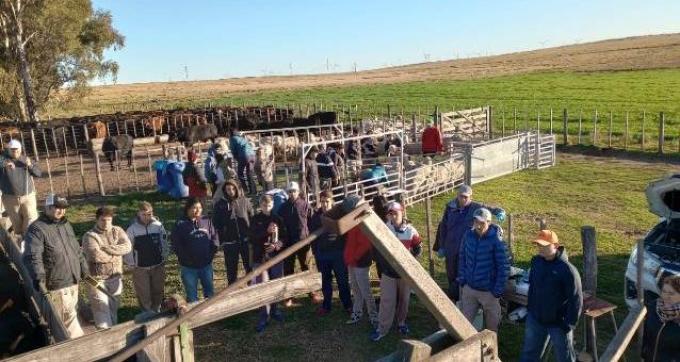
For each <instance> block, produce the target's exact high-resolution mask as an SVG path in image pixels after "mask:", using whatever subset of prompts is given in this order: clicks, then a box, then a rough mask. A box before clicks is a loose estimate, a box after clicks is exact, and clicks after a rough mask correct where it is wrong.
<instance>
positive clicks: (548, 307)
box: [527, 247, 583, 331]
mask: <svg viewBox="0 0 680 362" xmlns="http://www.w3.org/2000/svg"><path fill="white" fill-rule="evenodd" d="M557 253H558V254H557V256H556V257H555V259H553V260H550V261H548V260H545V259H544V258H543V257H541V256H534V257H533V258H532V259H531V271H530V272H529V299H528V305H527V308H528V309H529V313H530V314H531V316H532V317H533V318H534V319H535V320H536V321H538V322H539V323H541V324H542V325H545V326H556V327H560V328H562V329H563V330H565V331H569V330H570V329H571V330H573V329H574V328H575V327H576V322H578V318H579V316H580V315H581V310H582V309H583V291H582V290H581V277H580V276H579V274H578V270H576V268H575V267H574V266H573V265H571V263H570V262H569V260H568V259H567V252H566V251H565V250H564V247H560V248H559V249H558V251H557Z"/></svg>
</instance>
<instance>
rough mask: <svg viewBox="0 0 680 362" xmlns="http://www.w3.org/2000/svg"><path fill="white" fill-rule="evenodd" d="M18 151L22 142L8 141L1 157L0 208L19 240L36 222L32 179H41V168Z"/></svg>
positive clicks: (36, 210) (36, 214) (36, 211)
mask: <svg viewBox="0 0 680 362" xmlns="http://www.w3.org/2000/svg"><path fill="white" fill-rule="evenodd" d="M21 150H22V147H21V142H19V141H17V140H11V141H9V143H8V144H7V148H6V149H5V152H4V153H3V154H2V156H0V191H2V204H3V206H4V207H5V210H6V211H7V216H8V217H9V220H10V221H11V223H12V231H13V232H14V234H16V235H20V236H21V235H23V234H24V232H25V231H26V229H28V226H29V225H30V224H31V223H32V222H33V221H35V220H36V219H37V218H38V206H37V201H36V196H35V185H34V184H33V177H40V176H42V172H41V171H40V167H39V166H38V165H37V164H34V163H33V162H32V161H31V159H30V158H29V157H28V156H25V155H23V154H22V152H21Z"/></svg>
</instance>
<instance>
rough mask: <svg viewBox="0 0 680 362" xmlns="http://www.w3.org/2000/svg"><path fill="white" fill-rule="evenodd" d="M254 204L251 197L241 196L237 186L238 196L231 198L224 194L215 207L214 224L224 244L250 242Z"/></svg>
mask: <svg viewBox="0 0 680 362" xmlns="http://www.w3.org/2000/svg"><path fill="white" fill-rule="evenodd" d="M253 215H254V211H253V206H252V204H251V203H250V200H249V199H246V198H245V197H243V196H241V194H240V191H239V188H238V187H237V188H236V196H235V197H234V198H233V199H231V198H228V197H227V196H226V195H225V196H222V198H220V199H219V200H218V201H217V202H216V203H215V206H214V207H213V224H214V225H215V230H216V231H217V234H218V235H219V236H220V242H221V243H222V244H231V243H238V242H243V243H245V242H248V229H249V228H250V219H251V218H252V217H253Z"/></svg>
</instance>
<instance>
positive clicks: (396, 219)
mask: <svg viewBox="0 0 680 362" xmlns="http://www.w3.org/2000/svg"><path fill="white" fill-rule="evenodd" d="M387 227H388V228H389V229H390V231H391V232H392V233H393V234H394V236H396V237H397V239H399V241H401V243H402V244H403V245H404V247H405V248H406V249H408V251H409V252H411V254H412V255H413V256H414V257H418V256H419V255H420V253H421V252H422V241H421V239H420V235H419V234H418V231H417V230H416V228H415V227H413V224H411V223H410V222H409V221H408V220H406V219H405V218H404V207H403V206H402V205H401V204H400V203H398V202H395V201H392V202H390V203H389V204H388V205H387ZM375 257H376V261H377V263H378V265H379V267H380V270H381V271H382V275H381V277H380V308H379V309H378V320H379V323H378V328H376V329H375V331H373V333H372V334H371V340H373V341H374V342H376V341H379V340H380V339H382V338H383V337H384V336H386V335H387V333H389V331H390V329H391V328H392V323H393V322H394V320H395V317H396V320H397V328H398V329H399V332H400V333H401V334H402V335H408V334H409V333H410V329H409V327H408V324H406V316H407V314H408V304H409V299H410V297H411V287H410V286H409V284H408V282H407V281H406V280H404V279H402V278H401V277H400V276H399V274H398V273H397V272H396V270H394V269H393V268H392V267H391V266H390V264H389V263H388V262H387V260H386V259H385V258H384V257H383V256H382V254H380V252H377V251H376V253H375Z"/></svg>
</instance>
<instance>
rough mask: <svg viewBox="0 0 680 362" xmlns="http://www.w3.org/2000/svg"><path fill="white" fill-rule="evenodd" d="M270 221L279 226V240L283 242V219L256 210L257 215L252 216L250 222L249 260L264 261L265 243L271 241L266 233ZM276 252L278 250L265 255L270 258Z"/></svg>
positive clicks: (284, 235)
mask: <svg viewBox="0 0 680 362" xmlns="http://www.w3.org/2000/svg"><path fill="white" fill-rule="evenodd" d="M270 223H275V224H276V225H277V226H278V227H279V235H278V239H279V241H281V242H283V241H284V240H286V227H285V225H283V220H281V217H279V216H278V215H274V214H270V215H265V214H264V213H262V212H258V213H257V215H255V216H253V219H252V220H251V223H250V248H251V249H250V250H251V253H250V257H251V262H253V263H258V264H262V263H264V262H265V252H264V249H265V246H264V244H265V243H269V242H271V241H272V240H271V236H272V235H269V233H267V228H268V227H269V224H270ZM276 254H278V251H276V252H273V253H269V254H267V255H266V257H267V258H271V257H273V256H274V255H276Z"/></svg>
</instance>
